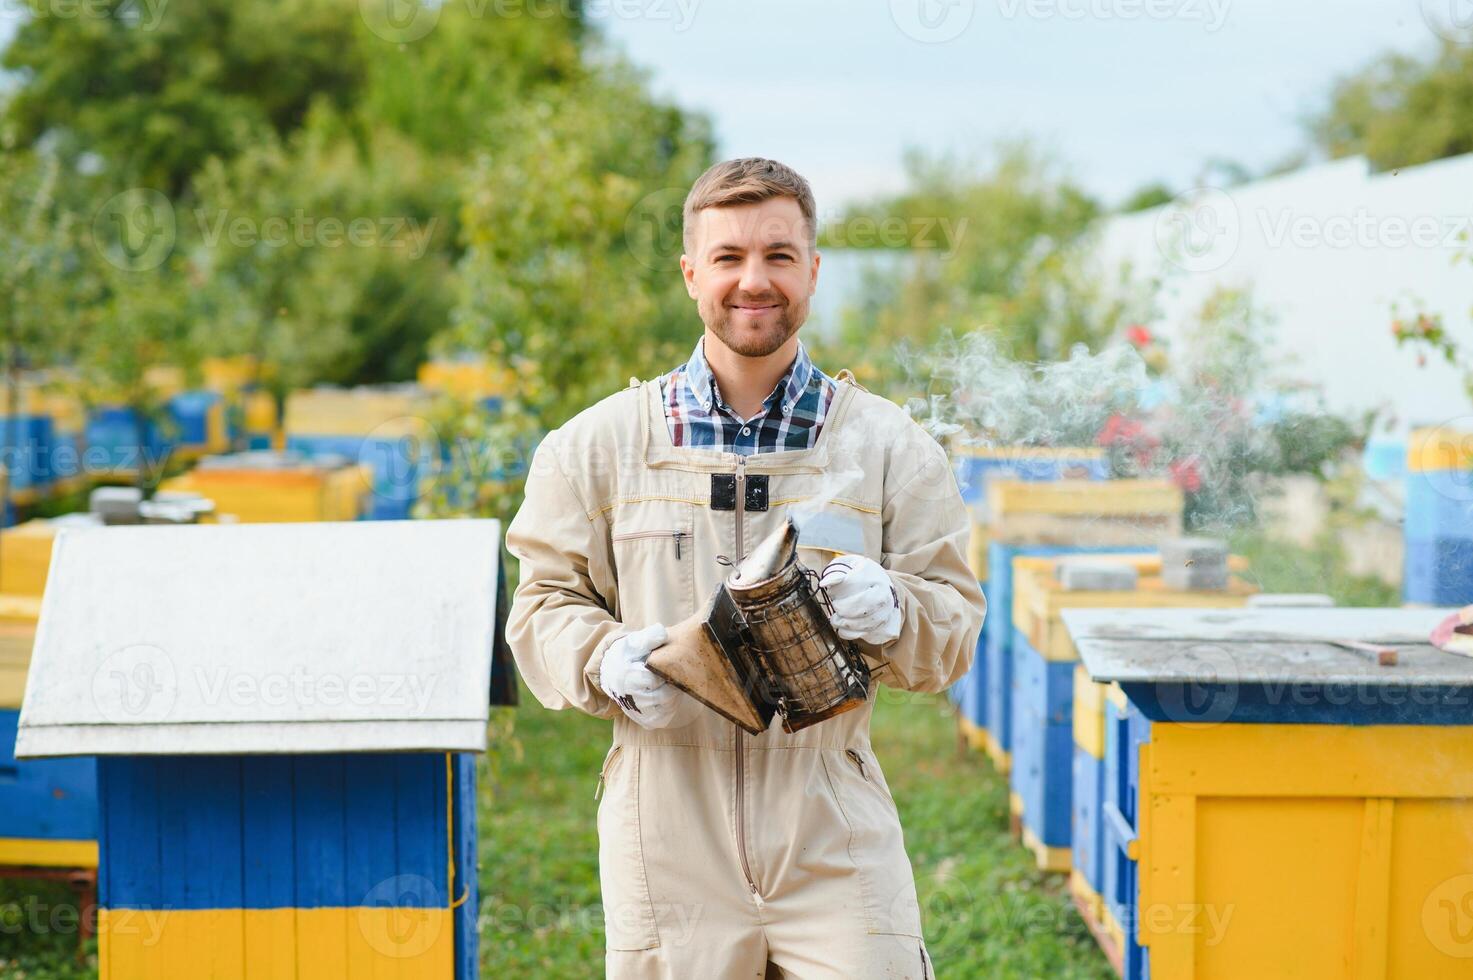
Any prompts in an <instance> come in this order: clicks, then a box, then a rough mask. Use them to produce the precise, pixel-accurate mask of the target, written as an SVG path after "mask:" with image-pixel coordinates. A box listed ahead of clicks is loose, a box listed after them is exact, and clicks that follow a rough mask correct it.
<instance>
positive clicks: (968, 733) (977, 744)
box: [956, 714, 987, 752]
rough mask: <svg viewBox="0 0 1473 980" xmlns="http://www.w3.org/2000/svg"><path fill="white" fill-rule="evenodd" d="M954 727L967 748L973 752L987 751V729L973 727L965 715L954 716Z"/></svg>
mask: <svg viewBox="0 0 1473 980" xmlns="http://www.w3.org/2000/svg"><path fill="white" fill-rule="evenodd" d="M956 727H957V730H958V731H960V732H961V735H962V738H963V739H965V740H966V743H967V747H968V748H970V749H972V750H973V751H975V752H985V751H987V729H985V728H983V727H982V726H981V725H975V724H973V723H972V722H971V720H970V719H968V718H967V717H966V716H965V715H961V714H958V715H957V716H956Z"/></svg>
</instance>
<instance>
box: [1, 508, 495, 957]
mask: <svg viewBox="0 0 1473 980" xmlns="http://www.w3.org/2000/svg"><path fill="white" fill-rule="evenodd" d="M499 549H500V532H499V528H498V526H497V523H496V522H495V521H478V520H467V521H416V522H412V523H391V522H382V523H374V522H355V523H324V524H312V525H302V524H296V525H284V524H254V525H193V526H188V525H186V526H178V527H163V526H156V527H147V528H143V527H115V528H109V529H108V530H106V531H105V532H101V533H91V534H82V533H72V532H63V533H62V534H61V535H60V536H59V537H58V539H57V543H56V558H55V563H54V567H53V580H52V583H51V587H50V588H49V589H48V591H47V594H46V598H45V600H44V602H43V604H42V610H41V621H40V628H39V631H38V635H37V641H36V651H35V659H34V663H33V667H32V670H31V674H30V677H29V679H28V682H27V690H26V698H25V704H24V708H23V710H22V713H21V719H20V728H19V736H18V741H17V754H18V755H19V756H20V757H23V758H31V757H42V758H51V757H57V756H97V757H99V766H98V788H99V809H100V824H101V838H100V855H99V856H100V872H101V895H100V905H101V911H100V913H99V917H98V932H99V954H98V955H99V959H100V961H101V970H102V973H103V975H104V976H107V977H110V978H116V980H134V978H137V980H152V978H156V977H171V976H189V977H191V978H223V977H231V978H238V977H242V976H299V977H309V976H310V977H313V978H315V980H339V978H341V980H349V978H358V977H369V976H386V977H415V978H446V980H450V978H469V977H474V976H475V975H476V928H475V915H476V908H477V897H476V896H477V887H476V871H475V868H476V833H475V766H474V753H477V752H480V751H481V750H482V749H483V748H484V742H485V731H486V721H487V717H488V704H489V688H490V683H491V671H492V655H493V646H494V645H495V643H496V619H497V613H496V607H497V599H496V597H497V589H498V564H499V562H498V555H499Z"/></svg>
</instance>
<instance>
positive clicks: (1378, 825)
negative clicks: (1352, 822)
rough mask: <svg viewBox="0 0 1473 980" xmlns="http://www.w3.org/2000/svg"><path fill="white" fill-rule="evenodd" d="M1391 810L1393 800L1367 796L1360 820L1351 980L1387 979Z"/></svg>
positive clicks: (1352, 934)
mask: <svg viewBox="0 0 1473 980" xmlns="http://www.w3.org/2000/svg"><path fill="white" fill-rule="evenodd" d="M1394 807H1395V801H1394V800H1387V799H1381V798H1379V797H1370V798H1368V799H1367V800H1366V801H1365V812H1364V814H1363V816H1362V817H1361V838H1360V855H1359V860H1358V862H1357V865H1358V872H1359V873H1358V875H1357V878H1356V883H1355V912H1354V919H1355V925H1354V928H1353V929H1352V932H1351V969H1350V975H1351V976H1352V977H1353V978H1354V980H1386V943H1387V940H1388V938H1389V937H1388V936H1387V933H1386V930H1387V927H1388V925H1389V924H1390V921H1389V918H1388V916H1387V913H1388V911H1389V909H1388V904H1387V903H1388V900H1389V899H1390V891H1391V823H1392V819H1393V816H1394Z"/></svg>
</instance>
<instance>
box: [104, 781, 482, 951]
mask: <svg viewBox="0 0 1473 980" xmlns="http://www.w3.org/2000/svg"><path fill="white" fill-rule="evenodd" d="M466 758H472V757H470V756H467V757H466ZM466 765H473V762H472V763H464V762H457V768H456V769H454V770H453V775H454V778H455V779H456V781H457V784H458V785H459V784H461V783H466V784H467V787H466V788H461V789H458V790H457V792H459V793H464V794H465V798H466V800H467V801H468V802H467V804H466V805H468V806H471V807H473V806H474V773H473V770H471V771H468V772H467V771H465V768H464V767H465V766H466ZM102 774H103V775H102V784H103V786H104V787H105V792H104V795H103V798H102V814H103V820H104V823H105V825H106V828H107V829H106V835H107V837H106V839H107V848H106V850H105V851H104V852H103V881H104V888H105V889H106V892H105V894H106V897H107V906H108V907H111V908H292V907H300V908H314V907H353V906H357V905H363V904H370V905H378V906H384V905H399V906H404V907H434V908H444V907H446V906H447V905H448V904H449V901H450V896H449V895H448V890H447V887H446V882H447V878H448V875H449V864H450V861H451V854H452V851H451V837H450V833H449V831H448V829H447V826H446V822H445V821H446V795H445V793H446V789H445V776H446V773H445V756H444V754H439V753H423V754H421V753H403V754H398V753H396V754H372V755H300V756H254V757H248V758H243V759H236V758H233V757H221V756H194V757H179V756H165V757H157V758H109V759H104V760H102ZM457 805H459V804H457ZM473 816H474V815H473V813H472V820H471V823H470V825H469V826H457V828H456V840H457V841H460V840H462V839H463V840H464V841H466V843H463V844H462V845H461V846H463V847H464V848H465V849H466V851H467V852H468V853H467V856H466V857H465V860H467V861H469V862H470V863H469V865H468V867H469V868H470V869H471V870H469V871H468V872H467V878H465V879H464V880H465V881H468V882H470V883H472V884H473V883H474V881H475V873H474V850H475V843H474V841H475V829H474V820H473ZM456 860H457V861H459V860H461V859H460V858H457V859H456ZM470 904H471V906H472V909H474V906H475V902H474V899H472V900H471V902H470ZM473 926H474V923H473V920H472V928H473Z"/></svg>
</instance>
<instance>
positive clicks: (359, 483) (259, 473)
mask: <svg viewBox="0 0 1473 980" xmlns="http://www.w3.org/2000/svg"><path fill="white" fill-rule="evenodd" d="M372 485H373V475H372V471H371V470H370V468H369V467H367V466H357V465H354V466H340V467H332V468H326V467H321V466H314V465H310V464H308V465H303V466H300V467H292V468H290V469H273V470H265V469H245V468H242V469H215V468H211V469H196V470H191V471H190V472H188V473H186V474H184V475H182V476H178V477H175V478H173V479H170V480H166V481H164V482H163V483H162V484H161V485H160V489H165V490H184V491H191V492H194V493H199V494H203V495H204V496H206V497H209V498H210V499H211V500H213V501H214V502H215V510H216V511H217V512H218V513H221V514H230V515H232V516H234V518H235V519H236V520H237V521H239V522H240V523H242V524H258V523H294V522H303V521H351V520H356V519H357V518H358V515H359V513H360V512H361V510H362V507H363V505H364V499H365V497H366V496H367V495H368V493H369V492H370V491H371V489H372Z"/></svg>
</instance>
